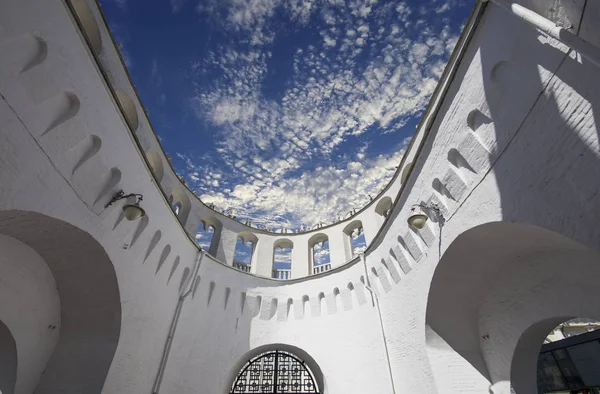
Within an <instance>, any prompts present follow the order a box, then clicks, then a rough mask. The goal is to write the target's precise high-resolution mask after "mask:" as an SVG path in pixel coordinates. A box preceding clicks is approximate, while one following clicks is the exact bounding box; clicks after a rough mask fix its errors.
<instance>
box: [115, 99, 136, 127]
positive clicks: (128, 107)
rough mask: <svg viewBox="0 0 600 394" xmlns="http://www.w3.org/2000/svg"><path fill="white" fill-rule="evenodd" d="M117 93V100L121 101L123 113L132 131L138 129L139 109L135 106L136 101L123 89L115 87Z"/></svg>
mask: <svg viewBox="0 0 600 394" xmlns="http://www.w3.org/2000/svg"><path fill="white" fill-rule="evenodd" d="M115 95H116V96H117V100H118V101H119V105H120V106H121V109H122V110H123V115H124V116H125V120H126V121H127V124H128V125H129V127H130V128H131V130H132V131H137V129H138V126H139V121H138V114H137V109H136V107H135V103H134V102H133V100H132V99H131V97H129V96H128V95H127V93H125V92H124V91H122V90H121V89H115Z"/></svg>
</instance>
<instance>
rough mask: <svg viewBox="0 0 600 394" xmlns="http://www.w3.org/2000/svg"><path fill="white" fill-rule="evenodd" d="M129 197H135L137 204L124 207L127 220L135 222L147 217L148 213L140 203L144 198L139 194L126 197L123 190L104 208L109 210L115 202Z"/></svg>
mask: <svg viewBox="0 0 600 394" xmlns="http://www.w3.org/2000/svg"><path fill="white" fill-rule="evenodd" d="M129 197H135V202H134V203H133V204H125V205H124V206H123V212H124V213H125V217H126V218H127V220H130V221H133V220H136V219H138V218H141V217H142V216H144V215H146V211H144V209H143V208H142V207H140V202H141V201H142V200H143V199H144V196H143V195H141V194H137V193H130V194H127V195H126V194H125V193H124V192H123V190H119V191H118V192H117V193H115V195H114V196H113V197H112V198H111V199H110V201H109V202H108V204H106V206H105V207H104V208H108V207H109V206H110V205H112V204H114V203H115V202H117V201H119V200H122V199H124V198H129Z"/></svg>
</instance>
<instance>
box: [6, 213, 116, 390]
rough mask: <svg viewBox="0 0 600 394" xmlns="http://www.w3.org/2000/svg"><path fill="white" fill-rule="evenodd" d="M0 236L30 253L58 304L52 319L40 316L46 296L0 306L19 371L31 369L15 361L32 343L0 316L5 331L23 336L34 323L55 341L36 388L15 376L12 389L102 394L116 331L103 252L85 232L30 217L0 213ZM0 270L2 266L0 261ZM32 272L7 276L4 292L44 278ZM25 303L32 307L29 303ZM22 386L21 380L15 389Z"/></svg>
mask: <svg viewBox="0 0 600 394" xmlns="http://www.w3.org/2000/svg"><path fill="white" fill-rule="evenodd" d="M0 235H2V236H4V237H5V238H7V239H10V240H13V244H14V247H15V248H17V247H20V246H19V245H22V246H23V247H25V248H28V249H29V250H32V252H31V253H33V254H35V255H36V256H37V258H38V259H39V261H41V262H42V264H44V265H47V268H45V269H46V271H48V270H49V272H48V276H49V277H50V279H48V280H47V281H46V282H48V283H50V282H52V283H51V284H52V286H51V287H52V291H54V292H56V293H57V295H58V298H59V299H60V302H59V303H57V318H53V316H45V315H44V313H46V311H47V309H48V307H47V305H45V304H42V303H41V302H42V301H43V300H45V299H47V298H48V297H38V294H37V292H36V293H35V294H29V295H28V297H27V300H28V303H23V302H22V301H21V298H22V297H20V296H19V295H18V294H17V295H16V296H12V297H3V298H2V300H0V320H2V321H4V322H5V323H6V324H7V326H8V327H9V329H11V331H12V332H13V333H14V334H15V336H14V337H15V341H16V349H17V355H18V356H19V357H18V359H19V369H21V368H30V367H31V365H26V364H25V363H24V358H23V360H22V357H21V355H23V354H25V353H23V352H27V354H31V353H35V352H36V351H37V350H36V348H35V346H39V341H37V342H32V341H30V340H29V339H28V338H26V337H22V335H21V334H22V333H21V332H17V331H14V330H12V328H11V327H10V325H9V323H8V321H7V320H5V319H4V318H3V316H2V315H6V316H10V317H11V319H12V320H11V324H12V325H15V326H17V327H18V326H24V325H25V326H28V327H29V328H30V329H32V328H31V327H30V324H29V322H30V321H37V320H39V321H40V324H43V329H44V330H45V332H46V334H45V335H46V336H48V337H50V336H53V335H54V336H55V337H54V338H56V339H55V342H53V343H52V347H53V350H52V348H50V349H49V352H48V353H47V354H48V355H47V356H46V357H49V359H48V358H46V359H47V360H48V361H47V363H46V362H45V361H44V365H41V368H40V373H41V371H43V374H41V377H40V373H38V375H37V377H36V378H35V379H36V380H37V379H39V383H37V384H36V382H35V381H34V382H31V376H26V377H23V378H22V377H19V378H18V380H17V383H16V385H17V387H20V386H19V385H20V384H24V385H25V386H23V387H29V385H31V384H33V388H35V390H36V392H37V391H39V392H79V391H81V390H82V389H84V390H85V391H86V392H94V393H99V392H101V391H102V388H103V386H104V382H105V380H106V376H107V374H108V370H109V367H110V365H111V363H112V360H113V357H114V354H115V351H116V348H117V343H118V341H119V334H120V329H121V301H120V295H119V288H118V284H117V278H116V274H115V270H114V267H113V264H112V262H111V260H110V258H109V257H108V255H107V254H106V252H105V251H104V249H103V247H102V246H101V245H100V244H99V243H98V242H97V241H96V240H95V239H94V238H93V237H92V236H91V235H90V234H88V233H86V232H85V231H83V230H81V229H79V228H77V227H75V226H73V225H71V224H69V223H66V222H64V221H61V220H58V219H55V218H51V217H49V216H45V215H42V214H39V213H35V212H26V211H15V210H12V211H0ZM5 245H7V244H5ZM3 252H4V253H5V254H6V253H8V252H9V251H8V250H3ZM0 264H6V262H4V261H2V260H0ZM9 268H10V267H9ZM38 271H39V270H38ZM38 271H36V273H29V274H27V275H21V276H19V275H14V276H13V277H14V278H16V279H14V280H12V281H13V282H14V283H9V286H4V288H13V289H15V291H16V292H18V290H19V289H20V286H22V280H23V278H31V277H33V276H35V275H40V273H43V272H42V271H43V270H42V271H39V272H38ZM19 278H21V279H19ZM3 279H5V280H6V277H4V278H3ZM36 297H37V298H36ZM31 300H38V301H36V302H29V301H31ZM39 300H42V301H39ZM20 331H22V330H20ZM19 338H23V339H21V340H20V339H19ZM44 351H46V350H44ZM30 359H35V357H30ZM22 361H23V363H22ZM38 361H39V360H38ZM38 361H32V363H33V362H38ZM27 364H31V363H27ZM23 379H28V381H27V382H22V380H23ZM25 391H27V390H25ZM3 394H4V393H3Z"/></svg>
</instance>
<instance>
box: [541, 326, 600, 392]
mask: <svg viewBox="0 0 600 394" xmlns="http://www.w3.org/2000/svg"><path fill="white" fill-rule="evenodd" d="M599 329H600V322H599V321H597V320H594V319H585V318H583V319H582V318H577V319H569V320H567V321H565V322H562V323H560V324H559V325H558V326H556V327H555V328H554V329H553V330H552V331H551V332H550V333H549V335H548V336H547V337H546V339H545V340H544V344H543V345H542V349H541V351H540V354H539V356H538V361H537V392H538V393H539V394H546V393H556V392H569V393H574V394H575V393H576V394H584V393H589V394H592V393H598V392H599V391H600V330H599Z"/></svg>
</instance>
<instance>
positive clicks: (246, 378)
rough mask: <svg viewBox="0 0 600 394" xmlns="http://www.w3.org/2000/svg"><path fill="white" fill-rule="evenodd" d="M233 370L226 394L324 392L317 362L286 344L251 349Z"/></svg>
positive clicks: (301, 393)
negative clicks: (232, 376)
mask: <svg viewBox="0 0 600 394" xmlns="http://www.w3.org/2000/svg"><path fill="white" fill-rule="evenodd" d="M244 360H245V361H244ZM233 371H234V373H235V375H234V378H233V379H232V381H233V382H232V383H231V386H230V387H229V390H228V391H227V393H229V394H238V393H240V394H241V393H297V394H323V392H324V381H323V375H322V372H321V370H320V368H319V367H318V365H317V364H316V362H315V361H314V360H313V359H312V358H311V357H310V356H309V355H308V354H307V353H306V352H304V351H302V350H301V349H298V348H296V347H293V346H289V345H283V344H282V345H270V346H269V345H268V346H263V347H260V348H257V349H254V350H252V351H250V352H248V353H247V354H246V355H245V356H244V357H243V358H242V360H241V362H240V363H238V365H237V366H236V367H235V368H234V370H233Z"/></svg>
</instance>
